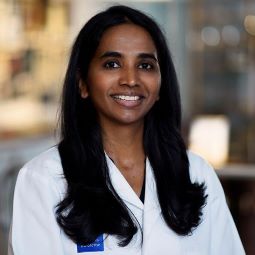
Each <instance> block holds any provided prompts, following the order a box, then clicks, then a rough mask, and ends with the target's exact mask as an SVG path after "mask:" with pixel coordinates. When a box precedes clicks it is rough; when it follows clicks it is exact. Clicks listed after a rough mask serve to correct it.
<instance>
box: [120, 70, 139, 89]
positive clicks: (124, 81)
mask: <svg viewBox="0 0 255 255" xmlns="http://www.w3.org/2000/svg"><path fill="white" fill-rule="evenodd" d="M138 80H139V77H138V73H137V70H136V69H135V68H134V67H126V68H123V69H122V72H121V77H120V85H126V86H129V87H135V86H138V85H139V81H138Z"/></svg>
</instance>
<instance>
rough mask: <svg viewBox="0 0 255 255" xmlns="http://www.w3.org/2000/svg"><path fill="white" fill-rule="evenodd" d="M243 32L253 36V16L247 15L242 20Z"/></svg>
mask: <svg viewBox="0 0 255 255" xmlns="http://www.w3.org/2000/svg"><path fill="white" fill-rule="evenodd" d="M244 27H245V30H246V31H247V32H248V33H249V34H250V35H254V36H255V15H247V16H246V17H245V19H244Z"/></svg>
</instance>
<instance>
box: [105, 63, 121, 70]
mask: <svg viewBox="0 0 255 255" xmlns="http://www.w3.org/2000/svg"><path fill="white" fill-rule="evenodd" d="M104 67H106V68H108V69H113V68H119V67H120V64H119V63H118V62H116V61H108V62H106V63H105V64H104Z"/></svg>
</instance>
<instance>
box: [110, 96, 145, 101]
mask: <svg viewBox="0 0 255 255" xmlns="http://www.w3.org/2000/svg"><path fill="white" fill-rule="evenodd" d="M112 97H113V98H114V99H118V100H125V101H138V100H140V99H142V98H143V97H142V96H127V95H112Z"/></svg>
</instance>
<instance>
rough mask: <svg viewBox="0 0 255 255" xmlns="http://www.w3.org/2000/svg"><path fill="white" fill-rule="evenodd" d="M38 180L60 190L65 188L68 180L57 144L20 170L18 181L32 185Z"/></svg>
mask: <svg viewBox="0 0 255 255" xmlns="http://www.w3.org/2000/svg"><path fill="white" fill-rule="evenodd" d="M37 182H40V183H41V182H44V183H48V185H50V184H51V186H55V187H56V188H57V190H58V191H61V190H63V189H65V185H66V183H65V182H66V181H65V178H64V174H63V168H62V164H61V159H60V155H59V152H58V148H57V146H54V147H52V148H50V149H48V150H47V151H44V152H43V153H41V154H39V155H38V156H36V157H35V158H33V159H32V160H30V161H29V162H28V163H26V164H25V165H24V166H23V167H22V169H21V170H20V171H19V174H18V179H17V183H23V184H25V183H26V184H27V185H30V184H31V183H37ZM52 184H53V185H52ZM61 193H62V192H61Z"/></svg>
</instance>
